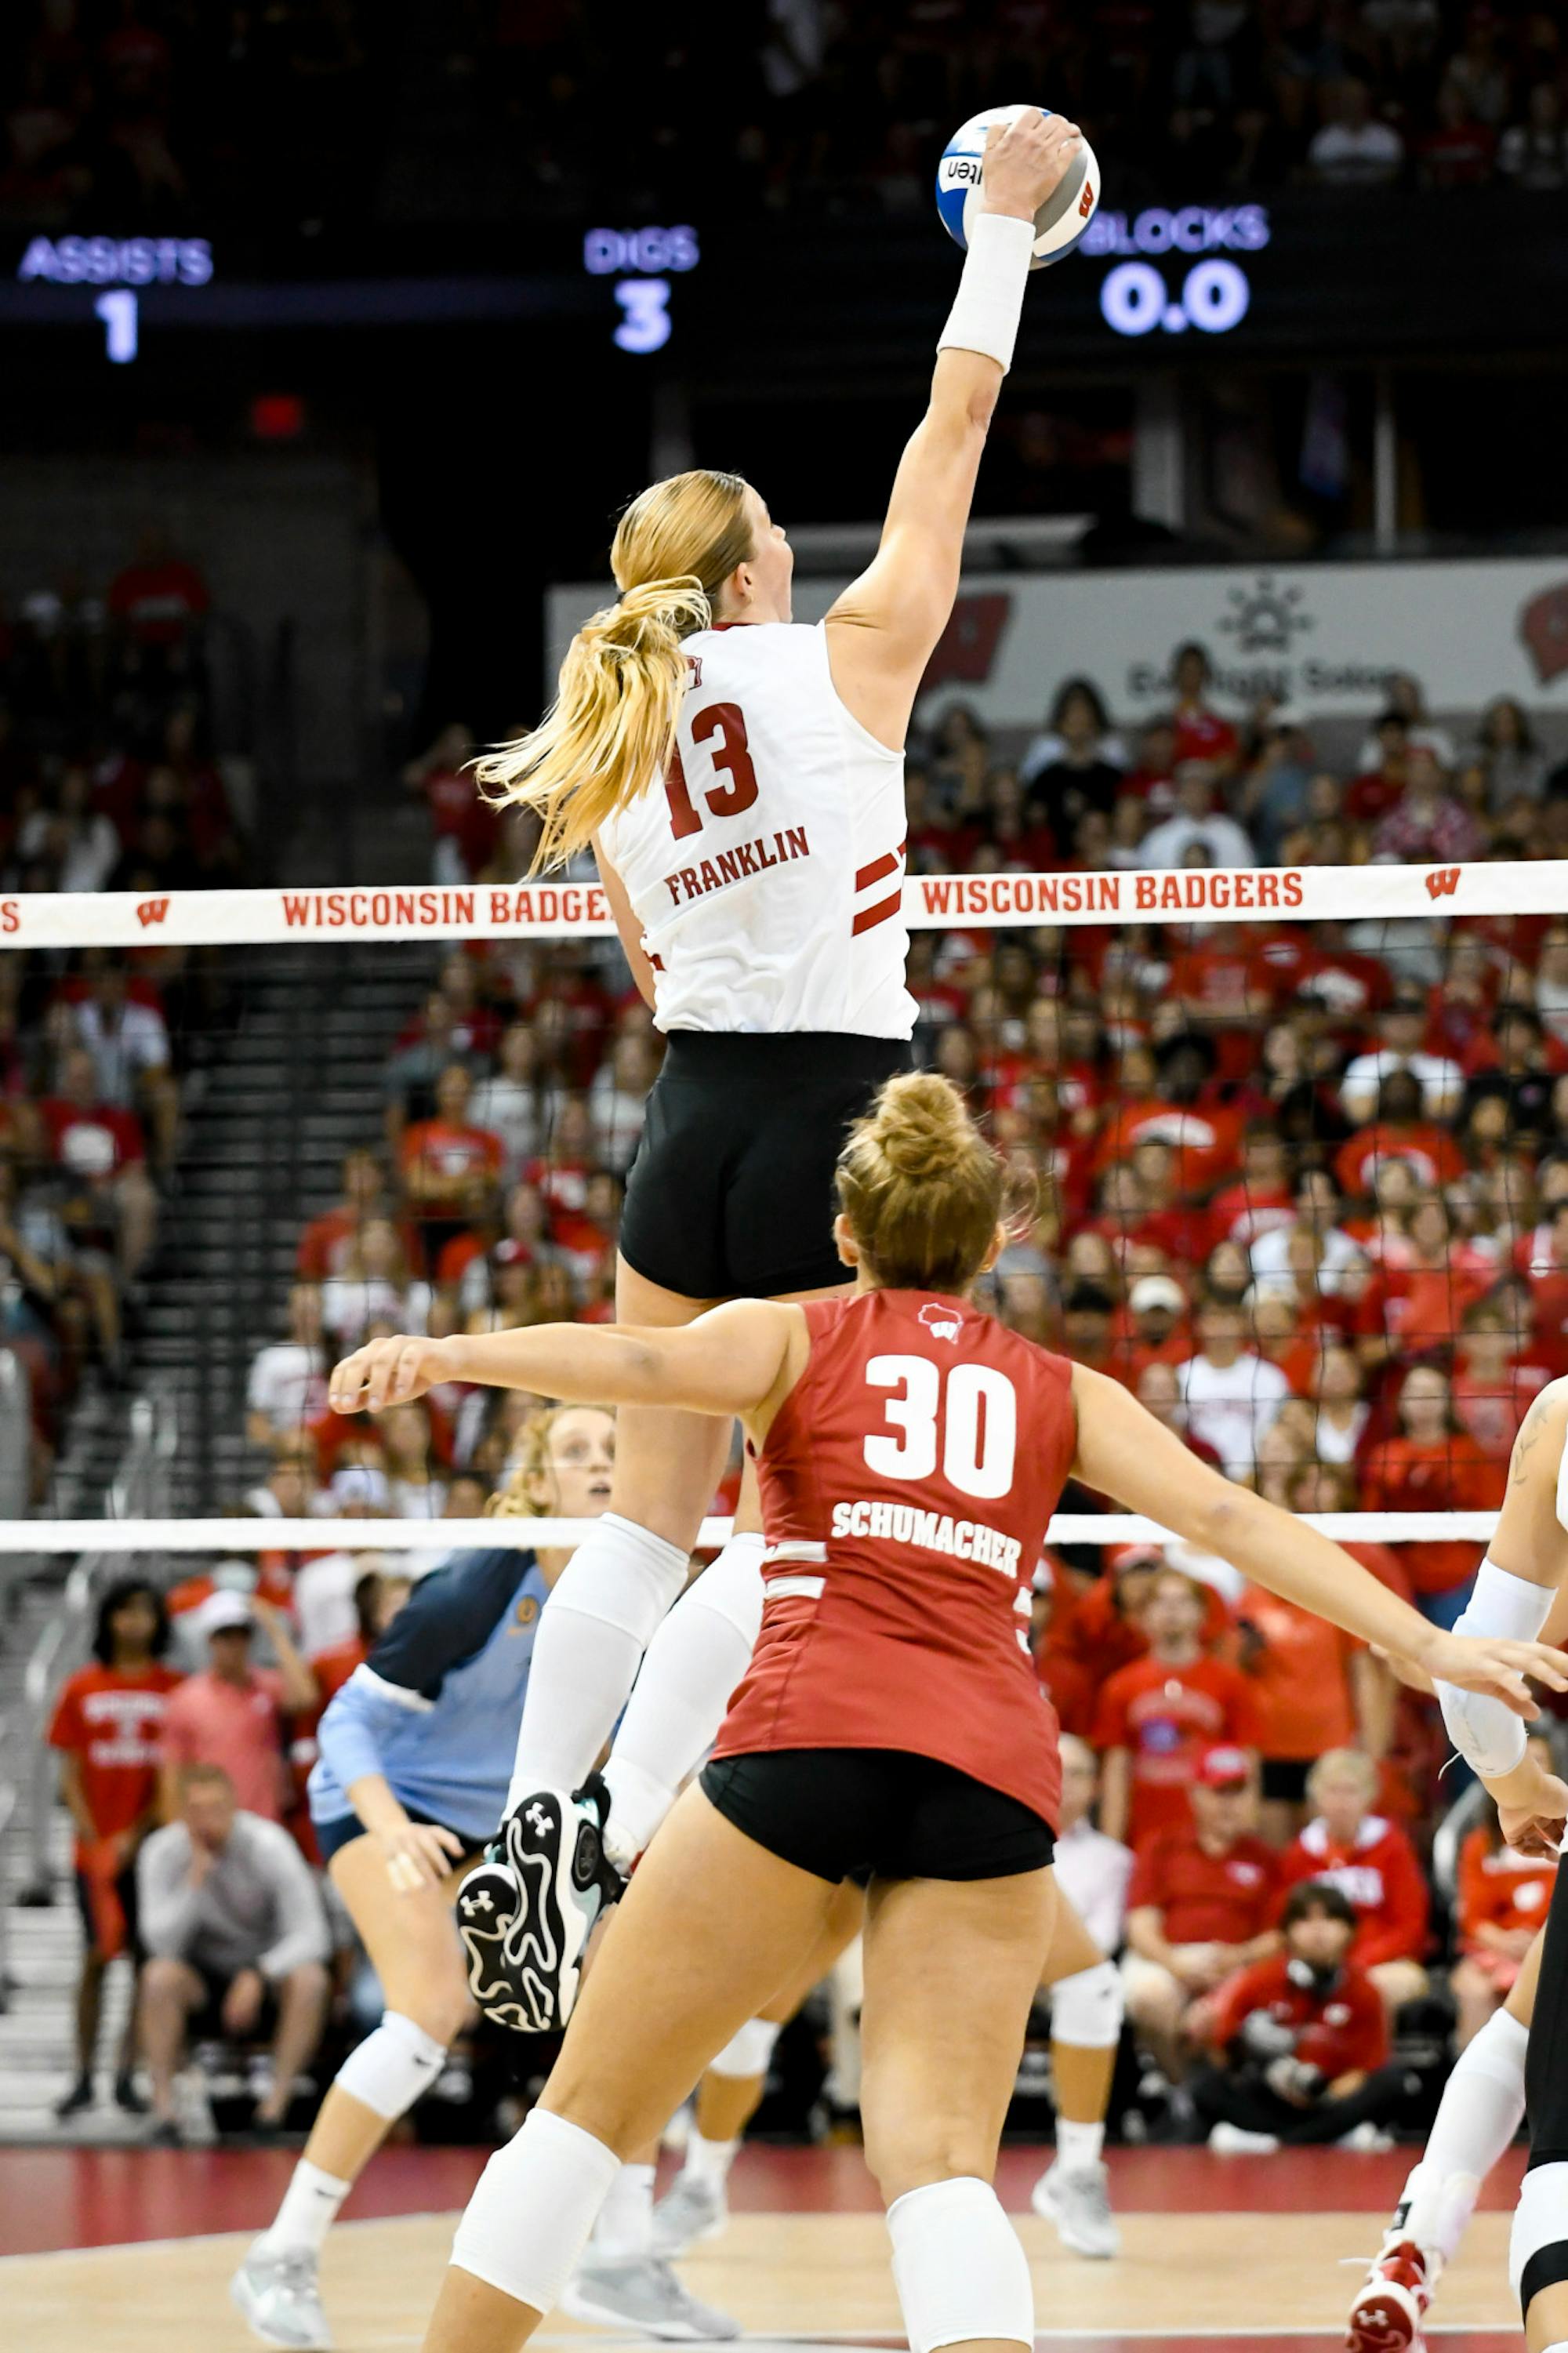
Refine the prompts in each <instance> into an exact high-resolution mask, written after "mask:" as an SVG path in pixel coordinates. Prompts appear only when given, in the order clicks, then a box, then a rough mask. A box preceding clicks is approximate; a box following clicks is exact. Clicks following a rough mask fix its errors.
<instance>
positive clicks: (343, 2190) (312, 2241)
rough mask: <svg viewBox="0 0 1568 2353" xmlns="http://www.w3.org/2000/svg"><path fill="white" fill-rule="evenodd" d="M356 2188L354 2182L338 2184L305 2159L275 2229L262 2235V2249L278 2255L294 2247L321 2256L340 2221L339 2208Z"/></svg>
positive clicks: (282, 2206)
mask: <svg viewBox="0 0 1568 2353" xmlns="http://www.w3.org/2000/svg"><path fill="white" fill-rule="evenodd" d="M351 2189H353V2182H352V2181H336V2180H334V2179H333V2178H332V2176H331V2174H330V2173H323V2172H322V2170H321V2167H320V2166H319V2165H312V2164H311V2162H310V2158H308V2157H302V2158H300V2162H299V2164H298V2165H297V2166H296V2167H295V2168H294V2172H293V2177H292V2179H290V2181H289V2187H288V2189H286V2190H285V2191H284V2192H283V2203H282V2205H281V2206H279V2209H278V2214H277V2219H276V2220H275V2221H274V2222H273V2224H272V2227H271V2229H270V2230H269V2231H266V2232H263V2233H262V2237H261V2241H260V2243H261V2245H262V2246H263V2247H265V2248H266V2249H267V2251H268V2253H269V2254H274V2255H279V2254H281V2253H283V2252H284V2250H285V2249H286V2248H292V2247H309V2248H310V2250H311V2251H312V2253H320V2251H321V2248H322V2247H323V2246H324V2245H325V2243H326V2237H327V2232H329V2231H330V2230H331V2227H332V2224H333V2223H334V2222H335V2221H337V2219H338V2209H339V2207H340V2206H341V2205H342V2202H343V2200H344V2199H345V2198H346V2197H347V2196H348V2194H349V2191H350V2190H351Z"/></svg>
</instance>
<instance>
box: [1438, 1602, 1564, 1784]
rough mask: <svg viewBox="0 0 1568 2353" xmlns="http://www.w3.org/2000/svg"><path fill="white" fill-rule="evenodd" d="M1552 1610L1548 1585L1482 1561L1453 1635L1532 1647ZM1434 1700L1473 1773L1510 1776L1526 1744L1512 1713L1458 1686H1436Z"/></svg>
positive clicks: (1485, 1776) (1483, 1695) (1493, 1777)
mask: <svg viewBox="0 0 1568 2353" xmlns="http://www.w3.org/2000/svg"><path fill="white" fill-rule="evenodd" d="M1551 1607H1552V1588H1551V1587H1550V1586H1547V1585H1532V1584H1531V1582H1530V1580H1529V1578H1528V1577H1515V1576H1514V1575H1513V1574H1512V1572H1511V1571H1510V1570H1509V1569H1506V1568H1500V1567H1498V1565H1497V1563H1496V1561H1495V1560H1491V1559H1487V1560H1483V1561H1482V1563H1481V1565H1480V1568H1479V1572H1478V1574H1477V1577H1476V1582H1475V1589H1474V1590H1473V1592H1472V1593H1471V1595H1470V1598H1469V1599H1468V1601H1467V1602H1466V1604H1465V1608H1464V1613H1463V1615H1462V1616H1461V1617H1460V1619H1459V1620H1458V1624H1457V1625H1456V1626H1455V1628H1454V1631H1455V1633H1456V1634H1482V1635H1504V1636H1507V1637H1508V1638H1509V1639H1510V1641H1516V1642H1533V1641H1535V1639H1536V1637H1537V1635H1538V1634H1539V1633H1540V1631H1541V1630H1542V1626H1543V1625H1544V1624H1545V1623H1546V1613H1547V1611H1548V1609H1550V1608H1551ZM1437 1699H1438V1704H1440V1706H1441V1708H1442V1710H1443V1722H1444V1725H1446V1727H1447V1734H1448V1737H1449V1739H1450V1740H1451V1741H1452V1742H1453V1744H1454V1746H1455V1747H1456V1748H1457V1749H1458V1752H1459V1754H1460V1756H1461V1757H1463V1758H1464V1760H1465V1762H1466V1764H1467V1765H1468V1766H1469V1767H1470V1768H1471V1769H1472V1771H1474V1772H1476V1773H1479V1775H1480V1777H1481V1778H1482V1779H1483V1780H1496V1779H1497V1778H1498V1777H1499V1775H1500V1774H1503V1773H1511V1772H1512V1770H1513V1768H1514V1767H1515V1766H1516V1765H1517V1764H1519V1763H1520V1761H1521V1758H1522V1757H1523V1756H1524V1743H1525V1730H1524V1725H1523V1724H1522V1723H1521V1720H1520V1718H1519V1717H1518V1716H1517V1715H1515V1714H1514V1712H1513V1710H1512V1708H1510V1707H1508V1706H1505V1704H1503V1702H1502V1701H1501V1700H1500V1699H1492V1698H1489V1696H1488V1694H1486V1693H1485V1692H1471V1691H1461V1690H1460V1689H1459V1687H1458V1684H1457V1683H1439V1684H1438V1685H1437Z"/></svg>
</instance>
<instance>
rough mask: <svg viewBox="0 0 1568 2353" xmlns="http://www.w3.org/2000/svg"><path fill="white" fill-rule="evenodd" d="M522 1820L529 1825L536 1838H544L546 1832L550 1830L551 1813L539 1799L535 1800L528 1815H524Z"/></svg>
mask: <svg viewBox="0 0 1568 2353" xmlns="http://www.w3.org/2000/svg"><path fill="white" fill-rule="evenodd" d="M522 1819H523V1820H524V1821H525V1822H526V1823H527V1824H528V1826H529V1828H530V1830H531V1831H532V1832H533V1835H534V1837H535V1838H542V1837H543V1836H544V1833H545V1831H547V1830H548V1829H549V1828H550V1814H549V1811H548V1810H547V1809H546V1808H545V1807H543V1806H542V1805H541V1804H540V1802H539V1799H537V1798H535V1799H534V1801H533V1803H532V1805H531V1806H530V1808H529V1810H528V1811H527V1813H526V1814H524V1816H523V1818H522Z"/></svg>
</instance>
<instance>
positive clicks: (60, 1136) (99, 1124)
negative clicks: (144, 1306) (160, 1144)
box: [38, 1046, 158, 1282]
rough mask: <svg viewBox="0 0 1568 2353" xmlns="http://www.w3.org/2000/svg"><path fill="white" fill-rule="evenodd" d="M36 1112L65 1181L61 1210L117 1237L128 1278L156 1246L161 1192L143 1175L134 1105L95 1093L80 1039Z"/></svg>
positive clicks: (87, 1228)
mask: <svg viewBox="0 0 1568 2353" xmlns="http://www.w3.org/2000/svg"><path fill="white" fill-rule="evenodd" d="M38 1113H39V1116H40V1118H41V1119H42V1121H43V1123H44V1128H45V1131H46V1133H47V1136H48V1139H49V1151H50V1156H51V1157H52V1159H53V1160H54V1163H55V1165H56V1166H57V1167H58V1168H61V1169H63V1170H64V1171H65V1173H66V1176H67V1177H68V1179H69V1180H70V1193H69V1198H68V1199H67V1201H66V1202H65V1203H64V1205H63V1208H62V1215H63V1216H64V1219H65V1221H66V1223H67V1225H68V1227H69V1228H70V1229H71V1230H72V1232H73V1233H77V1234H87V1235H89V1236H90V1235H93V1234H99V1233H110V1234H112V1235H113V1236H114V1239H115V1243H116V1248H117V1252H118V1256H119V1261H120V1271H121V1274H122V1275H123V1276H124V1277H125V1280H126V1281H127V1282H133V1281H134V1279H135V1277H136V1275H137V1273H138V1272H139V1271H140V1270H141V1268H142V1265H143V1264H144V1262H145V1261H146V1259H147V1257H148V1255H149V1253H150V1251H151V1250H152V1248H153V1240H154V1238H155V1236H156V1233H157V1229H158V1197H157V1195H156V1193H155V1192H154V1191H153V1184H152V1179H151V1178H150V1177H149V1176H148V1174H147V1152H146V1146H145V1145H144V1144H143V1143H142V1124H141V1122H140V1120H138V1118H137V1116H136V1114H135V1113H134V1112H132V1111H125V1110H122V1109H121V1108H120V1107H119V1106H118V1105H116V1104H113V1103H100V1101H99V1100H98V1082H97V1074H96V1071H95V1070H94V1066H93V1060H92V1056H91V1055H90V1054H89V1052H88V1050H87V1049H86V1047H85V1046H71V1047H68V1049H67V1050H66V1051H65V1053H63V1054H62V1055H61V1057H60V1067H59V1084H58V1092H57V1093H55V1094H52V1095H46V1097H45V1098H44V1100H43V1102H42V1103H40V1104H39V1105H38Z"/></svg>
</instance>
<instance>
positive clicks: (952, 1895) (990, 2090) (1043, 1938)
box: [861, 1871, 1056, 2353]
mask: <svg viewBox="0 0 1568 2353" xmlns="http://www.w3.org/2000/svg"><path fill="white" fill-rule="evenodd" d="M1055 1904H1056V1886H1055V1881H1054V1878H1053V1875H1052V1873H1050V1872H1048V1871H1037V1872H1026V1873H1021V1874H1019V1875H1018V1876H1017V1877H1016V1878H1009V1879H982V1880H972V1881H962V1882H954V1881H950V1880H936V1879H907V1880H899V1881H896V1882H893V1883H890V1884H889V1883H880V1884H873V1886H872V1889H871V1893H870V1897H869V1900H868V1905H867V1915H866V2002H865V2009H864V2011H863V2013H862V2030H861V2031H862V2038H863V2048H864V2054H865V2055H864V2064H863V2075H862V2092H861V2111H862V2115H863V2116H864V2119H865V2126H866V2161H867V2163H868V2165H869V2167H870V2168H871V2170H872V2172H873V2173H874V2174H875V2175H876V2177H877V2180H878V2183H879V2187H880V2189H881V2192H882V2198H883V2202H884V2203H885V2204H887V2205H889V2206H891V2205H892V2204H893V2202H894V2200H896V2199H899V2198H901V2197H904V2196H906V2195H907V2194H908V2193H909V2192H910V2191H911V2190H915V2189H925V2188H928V2187H930V2186H931V2185H933V2184H935V2183H938V2182H948V2181H952V2180H954V2179H964V2178H968V2179H978V2180H980V2181H985V2182H989V2181H990V2179H991V2178H992V2175H993V2174H994V2171H995V2167H996V2148H997V2143H998V2142H999V2140H1000V2138H1001V2135H1002V2125H1003V2121H1004V2119H1005V2116H1006V2113H1007V2103H1008V2101H1009V2100H1010V2099H1011V2097H1012V2094H1013V2084H1014V2082H1015V2080H1016V2075H1017V2069H1018V2054H1019V2052H1021V2051H1022V2049H1023V2045H1024V2035H1025V2031H1026V2027H1027V2024H1028V2018H1029V2008H1030V2004H1031V2003H1032V2001H1033V2000H1034V1997H1035V1992H1036V1989H1037V1986H1038V1984H1039V1981H1040V1973H1041V1970H1042V1968H1044V1965H1045V1959H1046V1952H1047V1947H1048V1945H1049V1942H1050V1933H1051V1920H1052V1914H1053V1911H1054V1909H1055ZM961 2342H962V2343H963V2344H965V2345H967V2346H970V2347H973V2348H974V2353H1016V2340H1015V2339H1013V2338H1011V2337H970V2338H967V2339H963V2340H961Z"/></svg>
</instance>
